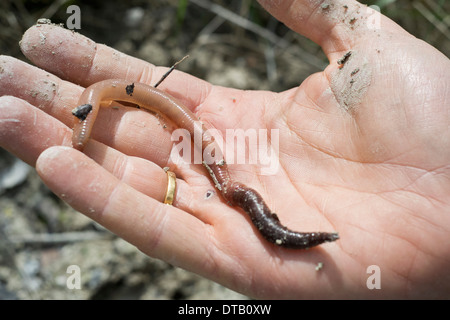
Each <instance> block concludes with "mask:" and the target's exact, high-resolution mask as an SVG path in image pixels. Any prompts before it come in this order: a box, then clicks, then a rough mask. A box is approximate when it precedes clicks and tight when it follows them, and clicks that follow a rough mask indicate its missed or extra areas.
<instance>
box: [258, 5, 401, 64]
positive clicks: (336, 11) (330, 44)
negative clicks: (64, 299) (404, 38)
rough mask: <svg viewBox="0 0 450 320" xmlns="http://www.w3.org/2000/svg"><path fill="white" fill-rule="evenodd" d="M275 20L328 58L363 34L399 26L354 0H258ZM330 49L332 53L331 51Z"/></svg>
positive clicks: (367, 34) (361, 39)
mask: <svg viewBox="0 0 450 320" xmlns="http://www.w3.org/2000/svg"><path fill="white" fill-rule="evenodd" d="M258 1H259V3H260V4H261V5H262V6H263V7H264V8H265V9H266V10H267V11H269V12H270V13H271V14H272V15H273V16H275V17H276V18H277V19H278V20H280V21H282V22H283V23H285V24H286V25H287V26H288V27H289V28H291V29H292V30H294V31H296V32H298V33H300V34H302V35H304V36H306V37H308V38H309V39H311V40H313V41H314V42H315V43H317V44H319V45H320V46H321V47H322V49H323V50H324V52H325V54H326V55H327V56H328V57H329V58H330V60H335V59H338V57H340V56H342V55H341V52H343V51H346V50H348V49H349V48H351V47H353V46H354V45H355V44H356V43H357V42H358V41H363V39H364V38H365V37H366V36H370V37H374V36H375V32H378V31H380V30H390V31H394V30H395V31H396V32H404V33H406V32H405V31H404V30H403V29H402V28H401V27H399V26H398V25H397V24H395V23H394V22H392V21H391V20H389V19H388V18H386V17H384V16H382V15H380V14H379V13H378V12H377V11H375V10H373V9H371V8H369V7H367V6H366V5H362V4H360V3H359V2H357V1H351V0H337V1H307V0H288V1H273V0H258ZM333 53H334V54H335V55H333Z"/></svg>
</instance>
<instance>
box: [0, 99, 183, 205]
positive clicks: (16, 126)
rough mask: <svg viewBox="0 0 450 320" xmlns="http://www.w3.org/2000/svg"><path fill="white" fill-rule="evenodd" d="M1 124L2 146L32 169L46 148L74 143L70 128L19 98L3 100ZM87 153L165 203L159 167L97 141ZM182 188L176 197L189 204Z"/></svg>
mask: <svg viewBox="0 0 450 320" xmlns="http://www.w3.org/2000/svg"><path fill="white" fill-rule="evenodd" d="M0 124H1V126H0V146H1V147H2V148H4V149H6V150H8V151H9V152H11V153H13V154H15V155H16V156H17V157H19V158H21V159H22V160H24V161H25V162H27V163H28V164H30V165H32V166H34V165H35V163H36V160H37V158H38V157H39V155H40V154H41V153H42V152H43V151H44V150H45V149H47V148H49V147H51V146H58V145H60V146H61V145H62V146H71V144H72V142H71V136H72V131H71V130H70V129H69V128H68V127H67V126H65V125H64V124H63V123H61V122H60V121H58V120H56V119H55V118H53V117H52V116H50V115H48V114H46V113H45V112H43V111H42V110H39V109H37V108H35V107H34V106H32V105H31V104H29V103H28V102H26V101H24V100H22V99H19V98H16V97H12V96H2V97H0ZM85 153H86V155H87V156H89V157H91V158H92V159H94V161H96V162H97V163H99V164H100V165H102V166H103V167H104V168H105V169H106V170H108V171H109V172H111V173H112V174H113V175H114V176H115V177H116V178H118V179H119V180H121V181H122V182H124V183H126V184H128V185H130V186H131V187H133V188H135V189H136V190H138V191H140V192H142V193H143V194H145V195H148V196H150V197H152V198H154V199H156V200H158V201H163V200H164V196H165V191H166V186H167V175H166V173H165V172H164V170H163V169H162V168H161V167H160V166H158V165H157V164H155V163H153V162H151V161H148V160H145V159H142V158H139V157H129V156H126V155H125V154H123V153H121V152H119V151H117V150H115V149H112V148H109V147H107V146H105V145H103V144H101V143H98V142H95V141H93V142H92V143H90V144H89V145H88V146H87V148H86V149H85ZM178 185H179V187H178V188H177V195H176V196H177V198H179V199H180V201H179V202H180V205H181V204H182V203H185V202H186V201H181V199H183V198H185V197H184V196H183V193H188V194H190V193H191V192H192V191H189V187H188V186H187V185H185V184H181V180H179V183H178ZM180 190H186V191H185V192H183V191H180ZM185 209H187V208H186V207H185Z"/></svg>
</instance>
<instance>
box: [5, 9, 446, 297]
mask: <svg viewBox="0 0 450 320" xmlns="http://www.w3.org/2000/svg"><path fill="white" fill-rule="evenodd" d="M261 2H263V1H261ZM266 2H267V3H264V2H263V3H262V4H263V5H264V6H266V7H267V9H268V10H269V11H270V12H271V13H272V14H274V15H275V16H276V17H277V18H278V19H280V20H281V21H283V22H284V23H286V24H287V25H288V26H290V27H291V28H292V29H294V30H295V31H297V32H299V33H302V34H305V35H306V36H308V37H310V38H311V39H312V40H314V41H315V42H317V43H319V44H320V45H321V46H322V48H323V49H324V51H325V53H326V54H327V56H328V57H329V60H330V61H331V62H330V65H329V66H328V67H327V68H326V69H325V70H324V71H323V72H321V73H317V74H314V75H312V76H311V77H309V78H308V79H307V80H306V81H304V82H303V83H302V84H301V85H300V86H299V87H298V88H293V89H291V90H289V91H286V92H283V93H273V92H262V91H257V92H252V91H240V90H234V89H229V88H223V87H216V86H212V85H210V84H208V83H206V82H204V81H202V80H199V79H196V78H194V77H192V76H189V75H186V74H183V73H181V72H177V73H176V74H173V75H171V76H170V77H169V78H167V79H166V80H165V81H164V82H163V83H162V84H161V86H160V88H161V89H162V90H164V91H166V92H168V93H170V94H172V95H173V96H175V97H176V98H178V99H179V100H180V101H182V102H183V103H184V104H185V105H186V106H188V107H189V108H191V109H192V110H193V111H194V112H196V114H197V115H198V116H199V117H200V118H201V120H202V121H203V122H204V123H206V124H207V125H209V126H210V127H214V128H216V129H218V130H219V131H222V132H225V130H226V129H242V130H244V131H245V130H247V129H267V130H268V132H269V133H270V132H277V133H279V139H278V142H279V143H278V146H276V148H275V149H276V150H277V151H278V161H279V166H278V168H277V170H276V171H275V172H272V173H271V174H266V175H261V170H263V171H264V168H263V167H264V166H262V167H261V166H258V165H257V164H256V165H255V164H251V165H230V172H231V175H232V177H233V178H234V179H235V180H237V181H241V182H243V183H245V184H247V185H248V186H250V187H252V188H254V189H256V190H257V191H258V192H260V193H261V195H262V196H263V198H264V199H265V201H266V202H267V203H268V205H269V207H270V208H271V209H272V210H273V211H274V212H276V213H277V214H278V216H279V217H280V220H281V221H282V222H283V224H285V225H287V226H288V227H289V228H291V229H293V230H296V231H338V232H339V235H340V237H341V239H340V240H338V241H337V242H334V243H329V244H324V245H322V246H320V247H317V248H314V249H310V250H289V249H284V248H280V247H277V246H274V245H272V244H270V243H267V242H266V241H265V240H264V239H262V238H261V236H260V235H259V233H258V232H257V230H256V229H255V228H254V227H253V226H252V225H251V223H250V220H249V218H248V217H247V216H246V215H245V213H244V212H243V211H241V210H240V209H236V208H233V207H230V206H228V205H227V204H226V203H225V202H224V201H223V199H222V198H221V196H220V195H219V194H217V193H216V192H215V191H214V186H213V184H212V182H211V181H210V179H209V177H208V175H207V173H206V171H205V170H204V169H203V167H202V166H199V165H188V164H180V163H178V162H177V163H174V162H173V159H174V158H173V157H171V156H170V154H171V150H172V148H173V146H174V144H173V142H172V141H171V132H172V131H171V130H168V129H166V128H165V125H161V124H162V122H163V120H161V119H158V118H156V117H154V116H153V115H151V114H149V113H146V112H144V111H141V110H136V109H126V108H119V109H111V108H105V109H102V110H101V113H100V115H99V119H98V120H97V123H96V127H95V129H94V133H93V139H92V140H91V141H90V142H89V143H88V145H87V147H86V150H85V153H84V154H83V153H80V152H78V151H76V150H74V149H72V148H70V146H71V142H70V141H71V140H70V139H71V134H72V131H71V125H72V115H71V114H70V110H71V109H72V108H73V107H74V106H76V104H77V100H78V97H79V96H80V94H81V92H82V90H83V88H82V87H79V86H77V85H75V84H74V83H79V84H81V85H83V86H88V85H90V84H92V83H95V82H97V81H99V80H103V79H108V78H124V79H128V80H130V81H135V82H144V83H148V84H154V83H155V82H156V81H157V80H158V79H159V77H160V76H161V75H162V74H163V73H164V72H165V70H164V69H163V68H155V67H154V66H152V65H150V64H147V63H145V62H142V61H139V60H137V59H134V58H131V57H128V56H125V55H123V54H121V53H119V52H116V51H114V50H112V49H111V48H108V47H105V46H102V45H98V44H95V43H93V42H91V41H90V40H88V39H86V38H84V37H82V36H81V35H78V34H73V33H71V32H69V31H67V30H63V29H61V28H59V27H56V26H51V25H41V26H35V27H32V28H30V29H29V30H28V31H27V33H26V34H25V36H24V38H23V40H22V43H21V46H22V50H23V51H24V53H25V54H26V55H27V57H28V58H29V59H30V60H32V61H33V62H34V63H35V64H36V65H38V66H39V67H41V68H43V69H46V70H48V71H49V72H52V73H53V74H56V76H55V75H52V74H50V73H47V72H45V71H43V70H41V69H37V68H35V67H32V66H30V65H27V64H25V63H22V62H20V61H18V60H15V59H13V58H10V57H4V56H2V57H1V59H0V67H1V68H2V74H1V76H0V87H1V89H0V91H1V95H2V97H1V98H0V108H1V110H2V111H1V113H0V117H1V119H2V120H1V123H2V125H1V127H0V145H1V146H2V147H4V148H5V149H7V150H9V151H11V152H12V153H14V154H16V155H17V156H19V157H21V158H22V159H24V160H25V161H27V162H28V163H30V164H32V165H36V168H37V170H38V172H39V174H40V176H41V177H42V179H43V180H44V181H45V183H46V184H47V185H48V186H49V187H50V188H51V189H52V190H53V191H54V192H55V193H56V194H57V195H58V196H60V197H61V198H62V199H64V200H65V201H66V202H68V203H69V204H70V205H72V206H73V207H74V208H76V209H78V210H79V211H81V212H83V213H84V214H86V215H88V216H89V217H91V218H93V219H95V220H96V221H98V222H100V223H101V224H103V225H104V226H106V227H107V228H109V229H110V230H112V231H113V232H115V233H116V234H118V235H120V236H121V237H123V238H124V239H126V240H127V241H129V242H131V243H133V244H134V245H136V246H137V247H139V248H140V249H141V250H142V251H143V252H145V253H146V254H148V255H150V256H154V257H157V258H160V259H163V260H165V261H167V262H169V263H171V264H174V265H177V266H180V267H183V268H185V269H188V270H191V271H194V272H196V273H199V274H201V275H203V276H205V277H208V278H210V279H213V280H215V281H217V282H220V283H222V284H224V285H226V286H228V287H230V288H232V289H234V290H237V291H240V292H242V293H245V294H248V295H251V296H254V297H259V298H339V297H347V298H349V297H383V298H390V297H397V298H401V297H448V296H449V294H450V279H449V276H448V272H447V270H448V268H449V267H450V165H449V159H450V129H449V126H450V111H449V108H450V90H449V88H450V77H449V76H448V75H449V74H450V62H449V60H448V59H447V58H446V57H445V56H443V55H442V54H441V53H439V52H438V51H437V50H435V49H434V48H432V47H430V46H429V45H427V44H425V43H423V42H422V41H420V40H417V39H415V38H414V37H412V36H411V35H409V34H407V33H406V32H405V31H404V30H402V29H401V28H400V27H398V26H397V25H395V24H394V23H393V22H391V21H389V20H388V19H387V18H384V17H381V18H380V19H381V20H380V25H379V26H375V28H374V26H373V25H370V24H368V21H371V20H370V19H371V18H373V17H374V14H375V13H374V12H372V11H370V10H367V9H366V8H365V7H363V6H361V5H359V4H358V3H356V2H352V1H336V2H335V4H334V5H332V6H326V5H322V6H318V7H310V5H311V4H310V1H283V3H282V4H281V5H280V4H278V5H277V6H276V5H275V4H273V3H272V2H271V1H266ZM341 2H342V4H341ZM351 17H357V19H356V20H351V19H352V18H351ZM350 20H351V21H350ZM349 21H350V22H349ZM43 36H44V37H45V41H42V37H43ZM338 61H339V63H338ZM62 79H64V80H62ZM6 95H8V96H6ZM163 124H165V123H163ZM271 138H272V146H273V147H274V146H275V142H276V139H275V136H272V137H271ZM60 146H66V147H60ZM166 166H168V167H170V168H171V170H172V171H174V172H176V174H177V177H178V180H177V190H176V195H175V202H174V206H168V205H164V204H162V203H161V201H162V200H163V198H164V194H165V188H166V185H167V177H166V174H165V173H164V171H163V169H162V167H166ZM211 194H212V196H211ZM319 263H320V264H322V269H319V270H316V266H317V265H319ZM373 265H375V266H377V268H378V269H376V270H377V271H378V272H379V274H380V275H381V289H380V290H376V289H374V290H370V289H369V288H368V287H367V285H366V280H367V279H368V277H369V276H370V274H368V273H367V272H368V270H369V271H370V270H372V269H370V268H369V267H370V266H373ZM368 268H369V269H368Z"/></svg>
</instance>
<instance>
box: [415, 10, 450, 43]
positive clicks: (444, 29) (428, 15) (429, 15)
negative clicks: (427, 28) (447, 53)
mask: <svg viewBox="0 0 450 320" xmlns="http://www.w3.org/2000/svg"><path fill="white" fill-rule="evenodd" d="M413 7H414V8H415V9H416V10H417V11H418V12H419V13H420V14H421V15H422V16H424V17H425V19H427V20H428V22H430V23H431V24H432V25H434V26H435V28H436V29H437V30H439V31H440V32H441V33H442V34H443V35H444V36H445V37H446V38H447V39H449V40H450V35H449V32H448V26H447V25H446V24H445V23H444V22H441V21H439V19H437V18H436V17H435V16H434V15H433V13H432V12H431V11H430V10H428V9H427V8H426V7H425V6H424V5H423V4H422V3H420V2H418V1H414V2H413Z"/></svg>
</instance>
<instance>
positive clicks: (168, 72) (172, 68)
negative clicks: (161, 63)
mask: <svg viewBox="0 0 450 320" xmlns="http://www.w3.org/2000/svg"><path fill="white" fill-rule="evenodd" d="M188 57H189V55H186V56H184V57H183V58H182V59H181V60H179V61H177V62H175V64H174V65H173V66H171V67H170V69H169V71H167V72H166V73H164V74H163V76H162V77H161V79H159V81H158V82H157V83H156V84H155V85H154V86H153V87H155V88H156V87H157V86H159V85H160V84H161V82H163V81H164V79H165V78H167V76H168V75H169V74H170V73H171V72H172V71H173V70H174V69H175V68H176V66H177V65H179V64H180V63H182V62H183V61H184V60H185V59H186V58H188Z"/></svg>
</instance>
